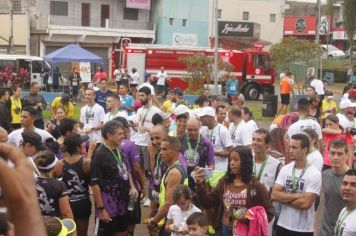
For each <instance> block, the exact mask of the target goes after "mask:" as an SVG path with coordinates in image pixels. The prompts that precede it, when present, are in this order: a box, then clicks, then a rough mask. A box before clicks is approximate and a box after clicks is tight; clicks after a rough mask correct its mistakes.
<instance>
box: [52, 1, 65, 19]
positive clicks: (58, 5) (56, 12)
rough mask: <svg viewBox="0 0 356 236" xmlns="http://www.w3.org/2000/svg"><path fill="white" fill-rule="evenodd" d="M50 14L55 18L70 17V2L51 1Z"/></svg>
mask: <svg viewBox="0 0 356 236" xmlns="http://www.w3.org/2000/svg"><path fill="white" fill-rule="evenodd" d="M50 13H51V15H53V16H68V2H59V1H51V9H50Z"/></svg>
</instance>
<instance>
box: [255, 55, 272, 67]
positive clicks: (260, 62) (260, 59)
mask: <svg viewBox="0 0 356 236" xmlns="http://www.w3.org/2000/svg"><path fill="white" fill-rule="evenodd" d="M253 59H254V60H253V65H254V66H255V67H259V68H265V70H267V71H269V68H270V66H269V58H268V56H267V55H261V54H256V55H255V56H254V58H253Z"/></svg>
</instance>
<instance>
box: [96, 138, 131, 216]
mask: <svg viewBox="0 0 356 236" xmlns="http://www.w3.org/2000/svg"><path fill="white" fill-rule="evenodd" d="M117 151H118V149H115V150H110V149H109V148H108V147H106V146H104V145H103V144H102V145H100V146H99V147H98V148H97V149H96V150H95V152H94V155H93V159H92V161H91V163H90V179H91V181H90V185H92V186H93V185H96V184H97V185H99V187H100V191H101V198H102V202H103V207H104V208H105V210H106V211H107V213H108V214H109V216H110V217H115V216H123V215H125V214H126V212H127V204H128V196H129V189H130V185H129V172H131V169H130V168H129V165H128V163H127V161H126V160H127V159H126V158H125V157H124V156H123V154H122V153H121V152H120V156H121V160H122V162H121V164H119V163H118V161H117V160H116V159H115V157H114V155H113V152H114V153H116V154H115V155H117Z"/></svg>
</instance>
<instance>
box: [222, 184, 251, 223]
mask: <svg viewBox="0 0 356 236" xmlns="http://www.w3.org/2000/svg"><path fill="white" fill-rule="evenodd" d="M223 201H224V208H225V210H224V214H223V219H222V221H223V223H224V224H225V225H230V222H229V213H228V211H227V209H231V208H232V209H235V210H237V209H239V208H241V207H246V204H247V188H246V187H245V186H244V187H237V186H235V185H233V184H228V185H226V186H225V188H224V194H223Z"/></svg>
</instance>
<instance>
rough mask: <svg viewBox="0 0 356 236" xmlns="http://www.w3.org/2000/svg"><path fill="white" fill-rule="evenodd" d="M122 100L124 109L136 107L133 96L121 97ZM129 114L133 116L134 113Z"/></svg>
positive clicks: (129, 112)
mask: <svg viewBox="0 0 356 236" xmlns="http://www.w3.org/2000/svg"><path fill="white" fill-rule="evenodd" d="M120 100H121V104H122V107H123V108H124V109H126V108H133V107H134V99H133V97H132V96H131V95H126V96H125V97H124V96H121V95H120ZM127 114H128V115H129V116H130V115H132V111H128V112H127Z"/></svg>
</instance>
